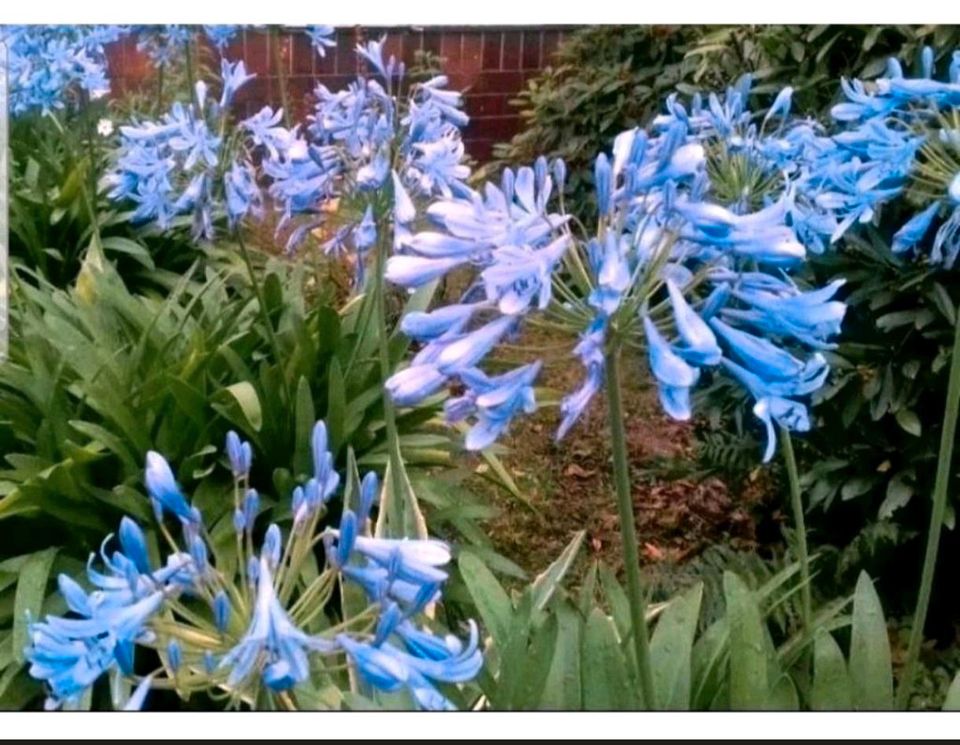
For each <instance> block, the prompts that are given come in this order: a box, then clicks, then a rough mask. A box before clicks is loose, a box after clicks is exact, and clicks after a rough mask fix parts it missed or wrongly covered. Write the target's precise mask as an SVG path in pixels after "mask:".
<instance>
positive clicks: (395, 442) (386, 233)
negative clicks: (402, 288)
mask: <svg viewBox="0 0 960 745" xmlns="http://www.w3.org/2000/svg"><path fill="white" fill-rule="evenodd" d="M388 227H389V228H392V225H389V223H388V222H387V221H378V224H377V236H378V238H377V266H376V269H375V274H374V288H373V292H374V301H375V302H376V304H377V325H378V328H377V345H378V347H379V355H380V384H381V388H382V391H383V421H384V425H385V426H386V430H387V458H388V460H387V462H388V463H389V467H390V488H391V490H392V491H393V499H391V500H389V502H388V505H389V509H390V511H389V513H388V515H389V518H390V521H391V523H392V525H393V529H394V530H399V531H401V532H402V531H403V503H404V501H405V499H406V484H405V483H404V478H403V461H402V456H401V454H400V438H399V435H398V434H397V414H396V410H395V409H394V407H393V401H392V400H391V399H390V394H389V393H387V390H386V388H385V387H384V384H385V383H386V382H387V378H389V377H390V372H391V369H392V368H391V365H390V329H389V328H388V326H387V297H386V294H387V288H386V285H385V283H384V275H385V274H386V271H387V255H388V253H389V251H390V240H391V239H392V237H393V233H392V230H390V229H388Z"/></svg>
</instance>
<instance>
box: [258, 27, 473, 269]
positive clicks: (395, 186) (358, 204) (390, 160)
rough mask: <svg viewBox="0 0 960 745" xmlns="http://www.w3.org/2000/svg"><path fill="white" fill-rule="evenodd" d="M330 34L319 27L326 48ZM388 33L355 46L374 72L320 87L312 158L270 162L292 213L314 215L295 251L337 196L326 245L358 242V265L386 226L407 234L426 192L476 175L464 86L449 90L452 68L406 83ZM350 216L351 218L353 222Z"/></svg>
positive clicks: (278, 193)
mask: <svg viewBox="0 0 960 745" xmlns="http://www.w3.org/2000/svg"><path fill="white" fill-rule="evenodd" d="M330 33H332V29H330V28H329V27H313V28H312V30H311V37H312V38H314V39H315V43H316V44H319V46H318V47H317V48H318V50H322V48H323V46H325V45H326V46H329V43H327V42H326V41H325V40H326V39H327V38H328V36H329V34H330ZM385 41H386V38H385V37H383V38H381V39H380V40H378V41H369V42H367V43H366V44H365V45H360V46H358V48H357V53H358V54H359V55H360V56H361V57H362V58H363V59H364V60H365V61H366V63H367V64H368V65H369V67H370V69H371V71H372V73H373V75H372V76H371V77H369V78H364V77H360V78H358V79H357V80H356V81H355V82H354V83H351V84H350V85H349V86H348V87H347V88H346V89H345V90H341V91H339V92H333V91H330V90H328V89H327V88H326V87H325V86H323V85H319V86H318V87H317V89H316V91H315V97H316V101H317V103H316V106H315V109H314V112H313V114H312V116H311V117H310V119H309V123H308V125H307V127H306V128H305V131H304V132H303V137H304V140H305V142H304V146H303V148H302V151H303V153H304V154H305V157H303V158H301V159H299V160H293V161H291V162H286V161H285V160H284V159H279V160H278V161H275V162H274V163H271V164H270V166H269V167H268V168H266V169H265V170H266V171H267V173H268V175H269V176H270V177H271V179H272V181H273V184H272V186H271V193H272V195H273V197H274V199H275V200H276V201H277V202H278V203H279V204H280V205H281V207H282V209H283V210H284V212H285V216H286V217H287V218H290V217H292V216H293V215H296V214H303V213H307V214H310V215H312V216H313V217H312V219H308V220H307V221H306V222H303V223H302V224H301V225H300V226H299V227H298V229H297V230H295V231H294V232H293V234H292V236H291V239H290V241H289V242H288V250H289V251H293V250H295V249H296V247H297V245H298V244H299V242H300V241H302V239H303V238H304V237H305V236H306V235H307V233H308V232H309V231H311V230H313V229H315V228H317V227H319V226H320V225H321V224H323V223H324V222H325V221H326V220H327V217H328V216H327V212H326V211H325V210H324V207H325V205H328V204H330V203H331V202H332V201H333V200H338V201H339V206H340V208H341V209H340V210H339V211H338V219H339V220H340V222H339V223H338V224H337V225H335V226H332V227H333V228H334V229H332V230H331V231H330V233H331V236H332V237H331V238H330V239H329V240H328V241H327V243H326V244H325V246H324V248H325V250H327V251H328V252H337V251H341V250H343V249H344V248H348V247H349V248H352V249H353V250H355V251H356V252H357V254H358V260H357V267H358V270H359V271H360V272H362V267H363V258H364V256H365V255H366V253H367V252H368V251H369V249H370V247H371V246H372V245H373V244H374V242H375V241H376V238H377V231H378V230H380V229H382V225H384V224H386V223H387V222H390V223H392V224H393V227H394V231H393V232H394V234H395V236H397V238H396V241H395V242H398V241H399V239H400V237H402V236H404V235H407V234H408V233H409V225H410V224H411V223H412V222H413V220H414V219H415V217H416V215H417V202H418V200H419V199H421V198H429V197H431V196H434V195H445V196H449V195H450V194H451V193H454V192H458V193H459V192H462V191H463V190H464V189H465V187H464V186H463V180H464V179H466V178H467V176H468V175H469V173H470V171H469V168H468V167H467V166H466V165H465V164H464V163H463V160H464V146H463V142H462V140H461V137H460V128H461V127H463V126H464V125H465V124H466V123H467V121H468V119H467V116H466V114H464V113H463V111H462V109H461V104H462V101H461V96H460V94H459V93H457V92H455V91H450V90H447V89H446V85H447V82H448V81H447V78H445V77H444V76H437V77H435V78H432V79H430V80H427V81H425V82H423V83H415V84H408V82H407V80H406V71H405V66H404V64H403V63H402V62H398V61H397V60H396V59H395V58H394V57H393V56H390V57H389V58H388V59H387V60H386V61H385V60H384V44H385ZM306 155H309V157H306ZM344 214H352V215H353V218H352V219H346V220H345V219H344ZM378 223H380V225H378ZM360 276H361V277H362V274H361V275H360Z"/></svg>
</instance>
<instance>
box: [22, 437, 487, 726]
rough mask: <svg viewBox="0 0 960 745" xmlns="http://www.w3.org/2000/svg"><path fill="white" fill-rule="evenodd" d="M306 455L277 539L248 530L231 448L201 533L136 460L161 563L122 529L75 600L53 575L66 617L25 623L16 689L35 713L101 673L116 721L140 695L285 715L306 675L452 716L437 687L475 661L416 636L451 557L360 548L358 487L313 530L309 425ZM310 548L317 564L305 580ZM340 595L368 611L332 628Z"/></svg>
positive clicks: (159, 478)
mask: <svg viewBox="0 0 960 745" xmlns="http://www.w3.org/2000/svg"><path fill="white" fill-rule="evenodd" d="M311 447H312V452H313V463H314V470H313V474H312V476H311V478H310V479H309V480H308V481H306V483H304V484H303V485H301V486H298V487H297V488H296V489H295V490H294V492H293V495H292V499H291V502H290V506H289V507H290V509H289V514H290V527H289V529H288V530H287V534H286V537H284V535H283V531H282V530H281V528H280V527H279V525H278V524H277V523H275V522H274V523H271V524H269V525H268V526H267V527H266V528H265V529H264V527H263V525H262V523H263V522H264V518H265V516H266V515H265V513H266V512H267V511H268V510H267V508H266V507H265V505H264V504H263V502H262V501H261V499H260V495H259V494H258V492H257V491H256V490H255V489H253V488H251V486H250V483H249V476H250V468H251V464H252V457H253V456H252V449H251V447H250V445H249V443H246V442H243V441H242V440H241V439H240V438H239V436H237V435H236V434H235V433H232V432H231V433H230V434H229V435H228V437H227V443H226V454H227V461H228V463H229V466H230V469H231V471H232V474H233V480H234V487H233V494H234V497H233V504H232V508H231V507H230V506H227V505H225V509H221V510H219V511H218V512H220V513H224V514H223V517H222V519H221V518H217V519H215V520H210V521H208V522H206V523H205V521H204V516H203V515H202V514H201V512H200V510H199V509H197V507H195V506H193V505H191V504H190V502H189V500H188V498H187V497H186V495H185V494H184V493H183V492H182V490H181V488H180V487H179V485H178V484H177V481H176V479H175V476H174V473H173V471H172V469H171V468H170V465H169V464H168V463H167V461H166V460H165V459H164V458H163V456H161V455H160V454H159V453H156V452H151V453H149V454H148V456H147V463H146V487H147V492H148V494H149V496H150V500H151V503H152V505H153V508H154V511H155V515H156V519H157V523H158V528H159V534H160V536H161V539H162V540H163V541H164V542H165V544H166V549H165V551H163V552H162V553H163V554H165V555H166V559H165V560H164V561H162V562H157V561H156V552H155V550H154V549H153V548H152V544H151V541H150V540H149V539H148V537H147V535H146V534H145V533H144V531H143V530H142V529H141V527H140V526H139V525H138V524H137V523H136V522H135V521H134V520H132V519H130V518H126V517H125V518H124V519H123V520H122V521H121V523H120V528H119V530H118V532H117V535H116V536H113V535H110V536H107V538H106V539H105V540H104V542H103V545H102V547H101V550H100V555H99V565H100V566H98V562H97V557H96V556H95V555H91V557H90V561H89V562H88V567H87V573H86V580H85V582H84V584H85V585H86V587H85V586H83V585H81V584H80V582H78V581H77V580H75V579H73V578H71V577H69V576H67V575H61V576H60V578H59V587H60V592H61V594H62V596H63V598H64V600H65V601H66V603H67V606H68V608H69V614H68V615H66V616H47V617H46V618H44V619H43V620H40V621H37V622H35V623H33V624H31V626H30V631H29V633H30V642H29V646H28V647H27V649H26V650H25V654H26V657H27V659H28V661H29V662H30V668H29V670H30V674H31V675H32V676H33V677H35V678H37V679H40V680H42V681H44V682H45V683H46V685H47V689H48V694H49V696H48V699H47V707H48V708H58V707H61V706H64V705H70V704H71V703H73V702H76V701H77V700H78V699H79V698H80V697H81V696H83V695H84V693H85V692H87V691H88V690H89V689H90V688H91V686H93V685H94V683H95V682H96V681H97V680H99V679H100V678H101V676H104V675H107V674H109V675H112V676H119V677H121V678H124V679H127V680H129V681H131V682H133V683H135V684H136V690H135V691H134V693H133V695H132V696H130V698H129V700H128V701H126V702H123V701H119V702H116V703H117V704H118V705H121V706H124V708H138V707H139V706H141V705H142V704H143V702H144V698H145V697H146V695H147V692H148V690H149V689H151V688H163V689H173V690H175V691H177V692H178V693H180V694H181V695H187V694H189V693H191V692H195V691H206V692H208V693H210V694H212V695H215V696H221V697H223V698H225V699H227V700H228V701H229V703H230V705H232V706H235V707H236V706H241V705H246V706H251V707H253V706H256V705H257V704H258V702H260V701H262V700H263V698H262V697H263V695H264V694H266V695H268V696H272V697H274V699H275V700H276V702H277V704H278V706H280V707H285V708H297V707H298V705H299V704H298V701H297V687H298V686H299V685H301V684H305V683H306V682H308V679H309V678H310V676H311V673H312V672H315V673H318V674H321V675H324V676H327V675H336V674H337V671H338V670H341V671H342V669H343V667H344V663H345V662H347V663H348V664H349V665H351V666H352V667H353V668H354V669H355V671H356V673H357V677H358V678H359V680H360V681H361V683H362V692H363V693H366V694H367V695H370V696H372V695H374V693H375V691H377V690H379V691H388V692H395V691H400V690H406V691H408V692H409V694H410V696H411V699H412V701H413V702H414V703H415V705H416V706H418V707H420V708H425V709H449V708H453V704H452V703H451V702H450V700H449V699H448V698H447V697H446V696H445V695H444V694H443V693H442V692H441V691H440V690H439V689H438V685H437V684H438V683H445V684H456V683H462V682H465V681H469V680H471V679H472V678H473V677H474V676H475V675H476V674H477V672H478V671H479V669H480V666H481V664H482V656H481V653H480V651H479V650H478V634H477V628H476V625H475V624H473V622H470V624H469V635H468V639H467V641H466V642H463V641H461V640H460V639H458V638H457V637H456V636H453V635H449V634H448V635H444V636H440V635H437V634H436V633H434V631H432V630H431V628H430V626H431V625H432V624H427V623H425V622H424V618H425V616H424V611H425V609H427V608H428V607H429V606H430V605H431V604H433V603H435V602H436V601H438V600H439V599H440V597H441V588H442V585H443V583H444V582H445V580H446V579H447V572H446V570H445V569H444V566H445V565H446V564H447V563H448V562H449V561H450V548H449V547H448V546H447V545H446V544H444V543H442V542H440V541H435V540H392V539H385V538H378V537H373V536H371V534H370V533H371V531H370V513H371V510H372V508H373V506H374V503H375V502H376V500H377V498H378V490H379V485H378V480H377V477H376V475H375V474H373V473H370V474H367V476H366V477H365V478H364V479H363V480H362V482H361V483H360V485H359V487H358V489H356V490H355V491H357V492H358V493H357V494H354V495H350V494H345V495H344V503H345V504H349V506H347V507H345V508H344V510H343V512H342V516H341V518H340V522H339V526H338V527H337V528H336V529H334V528H326V529H324V530H322V531H321V530H320V529H319V527H318V526H319V525H320V521H321V519H322V518H323V517H324V516H326V514H327V511H328V505H329V504H330V501H331V500H332V499H333V497H334V495H335V494H337V493H338V491H339V490H340V481H341V480H340V476H339V474H338V473H337V472H336V471H335V470H334V469H333V455H332V454H331V452H330V451H329V449H328V445H327V433H326V428H325V426H324V424H323V423H322V422H318V423H317V425H316V427H315V428H314V430H313V434H312V439H311ZM226 499H228V500H229V497H226ZM231 513H232V518H231V517H230V515H231ZM173 524H176V525H177V526H178V528H179V531H174V530H171V529H170V528H171V526H172V525H173ZM177 532H179V536H180V537H179V540H176V539H175V538H174V534H175V533H177ZM231 533H232V536H231V535H230V534H231ZM231 538H232V539H231ZM318 545H322V547H323V549H324V553H325V555H326V565H325V566H321V570H320V571H319V573H318V572H317V570H316V563H315V562H316V555H315V551H316V549H317V547H318ZM226 547H230V548H226ZM310 567H313V569H312V571H311V569H310ZM348 585H352V586H354V587H357V588H360V589H362V591H363V593H362V594H363V595H364V596H365V597H366V599H367V601H368V602H367V606H366V608H365V609H364V610H362V611H360V612H359V613H358V614H357V615H355V616H353V617H347V618H342V619H341V620H340V621H339V622H333V621H331V620H330V615H329V614H332V613H334V612H335V611H334V610H333V607H334V606H336V603H333V602H331V598H333V594H334V592H335V591H336V589H337V587H338V586H341V587H344V586H348ZM88 588H89V589H88ZM144 670H146V671H147V672H145V673H144V672H140V671H144ZM340 677H341V678H343V679H344V680H345V679H346V677H345V676H344V675H340Z"/></svg>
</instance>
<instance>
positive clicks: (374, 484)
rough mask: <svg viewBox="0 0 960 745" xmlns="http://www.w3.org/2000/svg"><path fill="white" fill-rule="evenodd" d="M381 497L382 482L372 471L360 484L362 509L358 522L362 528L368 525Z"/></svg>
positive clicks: (360, 509)
mask: <svg viewBox="0 0 960 745" xmlns="http://www.w3.org/2000/svg"><path fill="white" fill-rule="evenodd" d="M379 496H380V481H379V479H378V478H377V474H376V473H374V472H373V471H370V472H369V473H368V474H367V475H366V476H364V477H363V481H362V482H361V484H360V507H359V513H358V515H357V521H358V523H359V525H360V527H363V525H365V524H366V522H367V518H369V517H370V510H371V509H372V508H373V505H374V503H375V502H376V501H377V498H378V497H379Z"/></svg>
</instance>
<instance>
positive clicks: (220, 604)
mask: <svg viewBox="0 0 960 745" xmlns="http://www.w3.org/2000/svg"><path fill="white" fill-rule="evenodd" d="M213 621H214V623H215V624H216V626H217V630H218V631H219V632H220V633H223V632H224V631H226V630H227V624H228V623H229V622H230V599H229V598H228V597H227V593H226V592H224V591H223V590H219V591H218V592H217V594H216V595H214V596H213Z"/></svg>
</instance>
